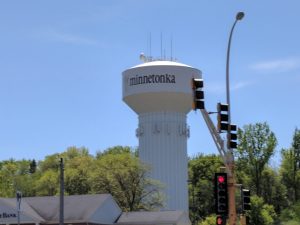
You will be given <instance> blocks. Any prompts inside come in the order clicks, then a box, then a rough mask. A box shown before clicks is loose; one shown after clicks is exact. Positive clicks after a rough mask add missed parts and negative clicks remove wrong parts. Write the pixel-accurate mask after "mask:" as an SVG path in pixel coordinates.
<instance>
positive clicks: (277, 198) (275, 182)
mask: <svg viewBox="0 0 300 225" xmlns="http://www.w3.org/2000/svg"><path fill="white" fill-rule="evenodd" d="M261 189H262V196H261V197H262V198H263V199H264V202H265V203H267V204H269V205H273V206H274V209H275V212H276V213H278V214H280V212H281V210H282V209H283V208H284V207H286V206H287V200H286V187H285V186H284V185H283V184H282V182H281V179H280V176H279V174H278V172H277V171H275V170H273V169H272V168H270V167H267V166H266V167H265V169H264V170H263V172H262V178H261Z"/></svg>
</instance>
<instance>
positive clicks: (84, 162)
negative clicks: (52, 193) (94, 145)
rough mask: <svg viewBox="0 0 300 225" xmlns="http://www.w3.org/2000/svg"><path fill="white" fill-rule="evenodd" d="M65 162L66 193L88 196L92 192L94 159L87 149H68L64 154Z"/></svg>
mask: <svg viewBox="0 0 300 225" xmlns="http://www.w3.org/2000/svg"><path fill="white" fill-rule="evenodd" d="M62 155H63V156H64V158H66V160H65V191H66V192H67V193H68V194H69V195H75V194H88V193H89V192H90V191H91V182H90V181H89V177H90V176H91V173H92V171H93V170H94V167H95V166H94V164H95V163H94V158H93V157H92V156H91V155H90V154H89V151H88V149H86V148H83V147H82V148H76V147H71V148H68V149H67V151H66V152H65V153H63V154H62Z"/></svg>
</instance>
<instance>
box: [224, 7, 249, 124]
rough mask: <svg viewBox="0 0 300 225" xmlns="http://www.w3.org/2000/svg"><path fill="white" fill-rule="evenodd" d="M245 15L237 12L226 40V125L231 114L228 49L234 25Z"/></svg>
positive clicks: (229, 122) (229, 121) (229, 120)
mask: <svg viewBox="0 0 300 225" xmlns="http://www.w3.org/2000/svg"><path fill="white" fill-rule="evenodd" d="M244 16H245V14H244V13H243V12H239V13H238V14H237V15H236V18H235V21H234V23H233V25H232V28H231V31H230V35H229V40H228V47H227V57H226V101H227V104H228V124H231V112H230V108H231V107H230V91H229V90H230V86H229V61H230V47H231V39H232V34H233V30H234V28H235V25H236V23H237V22H238V21H239V20H242V19H243V17H244Z"/></svg>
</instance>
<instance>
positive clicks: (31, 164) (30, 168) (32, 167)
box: [29, 159, 37, 174]
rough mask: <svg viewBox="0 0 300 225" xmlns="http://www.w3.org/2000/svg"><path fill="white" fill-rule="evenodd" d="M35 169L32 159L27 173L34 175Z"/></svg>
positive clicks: (34, 162) (35, 165)
mask: <svg viewBox="0 0 300 225" xmlns="http://www.w3.org/2000/svg"><path fill="white" fill-rule="evenodd" d="M36 167H37V164H36V161H35V160H34V159H33V160H32V161H31V162H30V165H29V173H31V174H33V173H35V172H36Z"/></svg>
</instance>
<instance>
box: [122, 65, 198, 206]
mask: <svg viewBox="0 0 300 225" xmlns="http://www.w3.org/2000/svg"><path fill="white" fill-rule="evenodd" d="M200 77H201V71H200V70H198V69H195V68H193V67H191V66H188V65H185V64H181V63H178V62H173V61H152V62H146V63H143V64H140V65H137V66H135V67H132V68H130V69H127V70H125V71H124V72H123V73H122V78H123V100H124V101H125V102H126V104H127V105H128V106H129V107H130V108H131V109H132V110H133V111H135V112H136V113H137V114H138V118H139V124H138V128H137V130H136V135H137V137H138V139H139V157H140V159H141V160H142V161H143V162H144V163H146V164H148V165H150V167H151V171H150V174H149V176H150V177H151V178H153V179H156V180H159V181H160V182H161V183H162V184H163V185H164V192H165V196H166V202H165V205H166V207H165V209H168V210H185V211H188V184H187V180H188V166H187V161H188V159H187V138H188V137H189V127H188V125H187V121H186V117H187V113H188V112H189V111H190V110H191V106H192V99H193V97H192V90H191V79H192V78H200Z"/></svg>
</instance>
